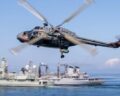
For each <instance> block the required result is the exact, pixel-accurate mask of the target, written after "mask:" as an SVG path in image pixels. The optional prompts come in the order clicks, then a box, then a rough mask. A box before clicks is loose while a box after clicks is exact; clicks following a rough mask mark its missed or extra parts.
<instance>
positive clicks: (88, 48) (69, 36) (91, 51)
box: [62, 32, 97, 55]
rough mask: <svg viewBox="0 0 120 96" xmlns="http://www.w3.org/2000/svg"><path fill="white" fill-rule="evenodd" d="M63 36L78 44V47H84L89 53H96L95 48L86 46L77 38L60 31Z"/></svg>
mask: <svg viewBox="0 0 120 96" xmlns="http://www.w3.org/2000/svg"><path fill="white" fill-rule="evenodd" d="M62 34H63V36H64V38H65V39H67V40H68V41H70V42H72V43H73V44H75V45H79V46H80V47H82V48H83V49H86V50H87V51H88V52H89V53H90V54H92V55H96V54H97V51H96V48H93V47H91V46H88V45H86V44H84V43H83V42H81V41H79V40H78V39H77V38H75V37H73V36H71V35H69V34H67V33H64V32H63V33H62Z"/></svg>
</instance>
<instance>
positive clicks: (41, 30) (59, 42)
mask: <svg viewBox="0 0 120 96" xmlns="http://www.w3.org/2000/svg"><path fill="white" fill-rule="evenodd" d="M93 2H94V1H93V0H84V2H83V4H82V5H81V6H80V7H79V8H78V9H77V10H76V11H75V12H73V13H72V14H71V15H70V16H69V17H68V18H66V19H65V20H64V21H63V22H62V23H61V24H59V25H57V26H53V25H52V24H51V23H50V22H48V20H47V19H46V18H45V17H44V16H43V15H42V14H41V13H40V12H39V11H38V10H36V9H35V8H34V7H33V6H32V5H31V4H30V3H29V2H28V1H27V0H19V3H20V4H21V5H22V6H23V7H24V8H25V9H27V10H28V11H29V12H30V13H32V14H33V15H34V16H35V17H37V18H38V19H39V20H40V21H42V22H43V26H35V27H34V28H33V29H32V30H29V31H24V32H21V33H19V34H18V35H17V39H18V40H19V41H20V42H21V43H22V44H21V45H19V46H17V47H15V48H12V49H11V52H12V53H14V54H17V53H18V52H20V51H21V50H22V49H24V48H26V47H27V46H29V45H34V46H37V47H40V46H43V47H48V48H58V49H60V53H61V58H64V57H65V56H64V53H69V49H68V48H69V47H72V46H75V45H80V46H81V47H82V48H84V49H86V50H87V51H88V52H90V53H91V54H96V49H95V48H92V46H102V47H110V48H118V47H120V39H119V40H118V41H116V42H111V43H106V42H101V41H97V40H91V39H86V38H82V37H79V36H77V35H76V34H75V33H74V32H72V31H70V30H68V29H66V28H64V27H62V26H63V25H64V24H65V23H68V22H70V21H71V20H72V19H73V18H75V17H76V16H77V15H79V14H80V13H81V12H82V11H84V10H85V9H86V8H88V6H90V5H91V4H92V3H93ZM90 45H92V46H90Z"/></svg>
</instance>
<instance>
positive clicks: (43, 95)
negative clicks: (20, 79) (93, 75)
mask: <svg viewBox="0 0 120 96" xmlns="http://www.w3.org/2000/svg"><path fill="white" fill-rule="evenodd" d="M97 77H100V78H103V79H104V80H105V83H104V84H103V85H99V86H79V87H70V86H69V87H49V88H47V87H46V88H42V87H0V96H120V74H114V75H100V76H97Z"/></svg>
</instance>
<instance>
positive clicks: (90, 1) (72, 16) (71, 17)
mask: <svg viewBox="0 0 120 96" xmlns="http://www.w3.org/2000/svg"><path fill="white" fill-rule="evenodd" d="M93 2H94V0H85V1H84V3H83V4H82V5H81V6H80V7H79V8H78V9H77V10H76V11H75V12H74V13H73V14H71V15H70V16H69V17H68V18H67V19H65V20H64V21H63V22H62V23H61V24H59V25H58V26H57V27H60V26H62V25H64V24H65V23H68V22H70V21H71V20H72V19H73V18H75V17H76V16H77V15H78V14H80V13H81V12H82V11H84V10H85V9H86V8H87V7H88V6H89V5H91V4H92V3H93Z"/></svg>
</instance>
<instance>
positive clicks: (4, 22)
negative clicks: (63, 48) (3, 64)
mask: <svg viewBox="0 0 120 96" xmlns="http://www.w3.org/2000/svg"><path fill="white" fill-rule="evenodd" d="M29 2H30V3H31V4H32V5H34V6H35V7H36V8H37V9H38V10H39V11H40V12H41V13H42V14H44V16H45V17H46V18H47V19H48V21H49V22H51V23H52V24H53V25H57V24H59V23H61V22H62V21H63V20H64V19H65V18H66V17H68V16H69V15H70V14H71V13H72V12H74V11H75V9H77V8H78V7H79V6H80V4H81V3H82V2H83V0H29ZM37 25H42V22H41V21H39V20H38V19H37V18H36V17H34V16H33V15H32V14H31V13H29V12H28V11H26V10H25V9H24V8H22V7H21V6H20V5H19V4H18V0H1V2H0V45H1V46H0V58H2V57H6V58H7V59H8V64H9V70H15V71H16V70H18V69H19V68H20V67H22V66H24V65H25V64H26V63H28V61H29V60H32V61H33V62H34V63H35V64H39V63H40V62H44V63H47V64H49V65H50V67H51V69H54V68H55V66H56V64H58V63H59V62H62V63H68V64H69V63H70V64H72V65H78V66H80V67H81V70H83V71H87V72H91V73H92V72H93V73H96V72H98V73H99V72H100V73H101V72H106V73H112V72H118V73H120V71H119V70H120V62H117V63H118V64H116V62H115V65H114V64H113V65H114V66H111V63H110V66H109V64H106V62H107V61H112V60H111V59H115V60H116V58H117V60H118V61H120V60H119V59H120V48H119V49H111V48H103V47H97V50H98V55H96V56H94V57H93V56H91V55H90V54H89V53H88V52H87V51H85V50H84V49H82V48H80V47H79V46H76V47H71V48H69V50H70V53H69V54H66V56H65V58H64V59H62V60H61V59H60V52H59V50H58V49H49V48H44V47H40V48H37V47H33V46H30V47H28V48H26V49H25V50H23V51H22V52H21V53H20V54H18V55H17V56H14V55H12V54H11V53H10V51H9V50H10V49H11V48H13V47H15V46H18V45H20V44H21V43H20V42H19V41H18V40H17V39H16V35H17V34H18V33H20V32H22V31H26V30H31V29H32V28H34V27H35V26H37ZM63 27H65V28H67V29H69V30H71V31H73V32H75V33H76V34H77V35H78V36H80V37H85V38H90V39H95V40H100V41H104V42H111V41H113V42H114V41H117V39H116V38H115V36H117V35H120V0H95V3H94V4H92V5H91V6H90V7H89V8H88V9H87V10H85V11H84V12H82V13H81V14H80V15H79V16H77V17H76V18H75V19H73V20H72V21H71V22H69V23H68V24H65V25H64V26H63Z"/></svg>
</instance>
